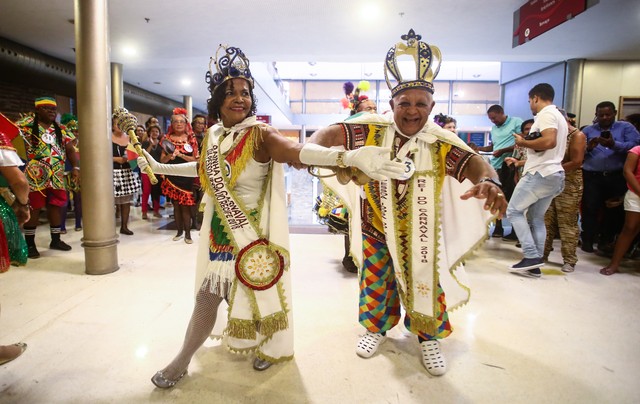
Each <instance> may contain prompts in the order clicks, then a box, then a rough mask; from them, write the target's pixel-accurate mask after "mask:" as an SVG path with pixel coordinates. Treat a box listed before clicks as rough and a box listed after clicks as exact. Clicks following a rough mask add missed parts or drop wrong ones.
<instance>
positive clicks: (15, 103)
mask: <svg viewBox="0 0 640 404" xmlns="http://www.w3.org/2000/svg"><path fill="white" fill-rule="evenodd" d="M38 97H55V99H56V102H57V103H58V116H60V115H62V114H64V113H67V112H69V111H70V110H71V98H69V97H65V96H61V95H57V94H51V91H48V90H45V89H41V88H33V87H25V86H21V85H17V84H14V83H8V82H3V81H0V112H2V113H3V114H4V115H6V117H7V118H9V119H11V120H13V121H15V120H17V119H18V118H19V117H20V114H21V113H26V112H32V111H33V110H34V106H33V102H34V101H35V99H36V98H38ZM74 113H75V112H74Z"/></svg>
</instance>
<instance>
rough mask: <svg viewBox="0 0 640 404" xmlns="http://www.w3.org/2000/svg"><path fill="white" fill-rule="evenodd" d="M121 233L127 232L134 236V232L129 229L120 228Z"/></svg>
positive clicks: (128, 234)
mask: <svg viewBox="0 0 640 404" xmlns="http://www.w3.org/2000/svg"><path fill="white" fill-rule="evenodd" d="M120 234H126V235H127V236H133V232H132V231H131V230H129V229H120Z"/></svg>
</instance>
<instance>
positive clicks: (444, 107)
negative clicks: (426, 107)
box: [429, 102, 449, 120]
mask: <svg viewBox="0 0 640 404" xmlns="http://www.w3.org/2000/svg"><path fill="white" fill-rule="evenodd" d="M438 114H445V115H449V104H447V103H446V102H443V103H439V102H436V105H435V106H434V107H433V109H432V110H431V114H430V118H429V119H431V120H433V117H434V116H436V115H438Z"/></svg>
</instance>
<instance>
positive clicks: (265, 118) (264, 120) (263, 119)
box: [256, 115, 271, 125]
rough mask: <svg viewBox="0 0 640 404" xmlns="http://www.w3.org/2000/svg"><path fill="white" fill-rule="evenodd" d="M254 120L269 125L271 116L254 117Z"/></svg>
mask: <svg viewBox="0 0 640 404" xmlns="http://www.w3.org/2000/svg"><path fill="white" fill-rule="evenodd" d="M256 120H257V121H258V122H262V123H266V124H267V125H271V115H256Z"/></svg>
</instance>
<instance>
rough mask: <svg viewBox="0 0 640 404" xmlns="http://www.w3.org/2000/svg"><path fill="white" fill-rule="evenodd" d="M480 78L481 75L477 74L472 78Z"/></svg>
mask: <svg viewBox="0 0 640 404" xmlns="http://www.w3.org/2000/svg"><path fill="white" fill-rule="evenodd" d="M480 76H482V74H477V73H476V74H474V75H473V78H474V79H477V78H478V77H480Z"/></svg>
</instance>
